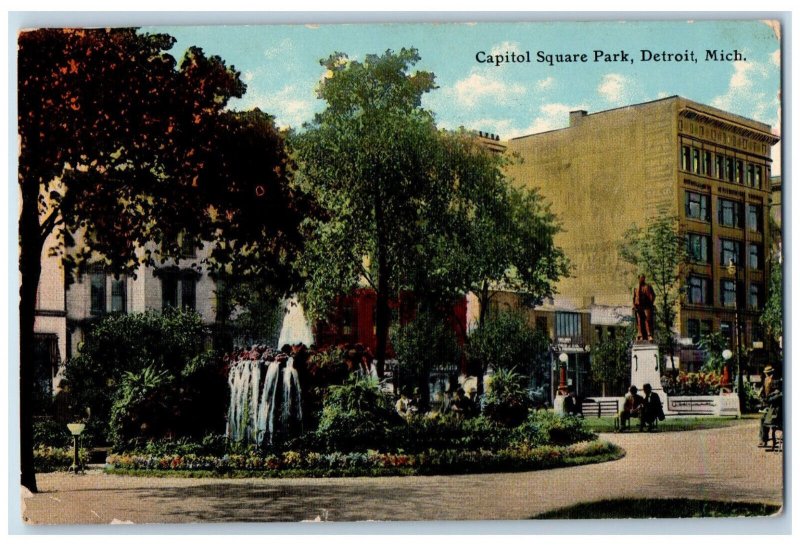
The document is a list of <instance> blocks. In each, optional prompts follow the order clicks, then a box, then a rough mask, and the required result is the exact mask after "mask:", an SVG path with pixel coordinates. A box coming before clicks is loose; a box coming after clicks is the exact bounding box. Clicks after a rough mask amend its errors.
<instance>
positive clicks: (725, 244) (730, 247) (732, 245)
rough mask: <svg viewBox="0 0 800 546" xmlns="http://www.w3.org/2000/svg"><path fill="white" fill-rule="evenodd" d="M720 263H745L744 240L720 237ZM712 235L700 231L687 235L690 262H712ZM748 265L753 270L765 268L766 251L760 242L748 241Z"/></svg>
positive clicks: (687, 253) (726, 264)
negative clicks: (743, 254)
mask: <svg viewBox="0 0 800 546" xmlns="http://www.w3.org/2000/svg"><path fill="white" fill-rule="evenodd" d="M719 241H720V245H719V265H723V266H728V265H729V264H730V262H731V261H733V262H734V263H735V264H741V263H744V260H743V259H742V242H741V241H734V240H731V239H722V238H720V240H719ZM710 247H711V237H709V236H708V235H702V234H699V233H689V234H687V235H686V256H687V258H688V260H689V261H690V262H693V263H697V264H708V263H711V259H710V251H709V249H710ZM747 267H748V268H749V269H750V270H752V271H761V270H762V269H763V268H764V251H763V250H762V246H761V245H760V244H758V243H747Z"/></svg>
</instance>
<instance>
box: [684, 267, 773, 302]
mask: <svg viewBox="0 0 800 546" xmlns="http://www.w3.org/2000/svg"><path fill="white" fill-rule="evenodd" d="M686 301H687V302H688V303H691V304H693V305H712V304H713V303H714V302H713V300H712V297H711V279H709V278H708V277H702V276H700V275H690V276H689V277H688V278H687V279H686ZM719 301H720V304H721V305H722V306H724V307H735V306H736V281H734V280H732V279H721V280H720V282H719ZM763 304H764V287H763V285H761V284H759V283H750V286H749V288H748V292H747V305H748V307H749V308H750V309H760V308H761V306H762V305H763Z"/></svg>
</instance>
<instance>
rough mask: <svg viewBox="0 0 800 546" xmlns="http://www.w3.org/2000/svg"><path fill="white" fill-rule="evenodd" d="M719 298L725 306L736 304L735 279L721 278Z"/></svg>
mask: <svg viewBox="0 0 800 546" xmlns="http://www.w3.org/2000/svg"><path fill="white" fill-rule="evenodd" d="M719 298H720V302H721V303H722V305H724V306H725V307H734V306H735V305H736V281H732V280H729V279H722V280H721V281H720V282H719Z"/></svg>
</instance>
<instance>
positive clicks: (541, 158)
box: [508, 100, 679, 307]
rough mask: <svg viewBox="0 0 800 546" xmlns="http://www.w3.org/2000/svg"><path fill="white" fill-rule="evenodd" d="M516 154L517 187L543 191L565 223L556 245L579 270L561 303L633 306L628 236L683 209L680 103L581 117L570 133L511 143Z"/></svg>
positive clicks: (565, 285) (567, 282) (574, 117)
mask: <svg viewBox="0 0 800 546" xmlns="http://www.w3.org/2000/svg"><path fill="white" fill-rule="evenodd" d="M508 151H509V153H511V154H517V155H518V156H519V158H520V160H521V161H517V162H515V164H514V165H512V166H511V167H509V169H508V175H509V176H510V177H511V178H512V179H513V181H514V183H516V184H518V185H521V186H526V187H537V188H539V189H540V191H541V193H542V195H543V196H544V197H545V198H546V199H547V201H549V202H550V203H551V204H552V210H553V212H554V213H555V214H556V215H557V216H558V218H559V219H560V221H561V222H562V225H563V231H562V232H561V233H559V234H558V235H557V236H556V239H555V242H556V244H558V245H559V246H560V247H561V248H563V249H564V252H565V253H566V254H567V256H568V257H569V259H570V261H571V262H572V267H573V269H572V273H571V276H570V277H569V278H566V279H563V280H562V281H561V282H559V283H558V286H557V290H558V294H559V298H564V299H567V300H569V301H571V302H572V303H573V304H574V305H576V306H578V307H587V306H588V305H590V304H591V302H592V298H594V303H596V304H599V305H625V304H628V303H630V300H631V291H632V289H633V286H634V285H635V282H636V274H637V272H636V271H634V268H633V267H632V266H631V265H630V264H628V263H626V262H624V261H623V260H622V259H621V258H620V256H619V252H618V246H619V243H620V241H622V239H623V234H624V232H625V230H626V229H628V228H629V227H630V226H631V225H632V224H637V225H639V226H643V225H644V224H645V223H646V222H647V219H648V218H649V217H651V216H652V215H654V214H655V213H656V211H657V209H658V208H659V206H661V205H665V206H667V207H669V208H673V207H674V203H677V202H678V195H677V188H676V184H675V181H676V176H677V168H678V159H679V157H678V147H677V102H676V100H662V101H655V102H652V103H646V104H642V105H636V106H632V107H625V108H619V109H615V110H609V111H605V112H598V113H596V114H588V115H586V114H583V115H581V113H573V114H571V119H570V127H568V128H565V129H559V130H555V131H550V132H547V133H539V134H535V135H530V136H526V137H520V138H517V139H513V140H510V141H509V142H508Z"/></svg>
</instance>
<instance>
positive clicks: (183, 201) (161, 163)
mask: <svg viewBox="0 0 800 546" xmlns="http://www.w3.org/2000/svg"><path fill="white" fill-rule="evenodd" d="M173 44H174V39H173V38H172V37H170V36H168V35H164V34H142V33H139V32H138V31H137V30H136V29H111V30H107V29H105V30H104V29H96V30H84V29H41V30H34V31H26V32H22V33H21V34H20V36H19V50H18V74H19V80H18V110H19V117H18V126H19V136H20V155H19V173H18V183H19V189H20V196H21V203H20V205H21V206H20V220H19V245H20V273H21V281H20V283H21V284H20V420H21V423H20V425H21V431H20V435H21V436H20V449H21V474H22V475H21V481H22V484H23V485H24V486H26V487H28V488H29V489H30V490H31V491H36V479H35V474H34V467H33V445H32V442H33V437H32V415H31V413H32V407H31V393H32V389H33V348H34V319H35V304H36V293H37V288H38V285H39V280H40V276H41V260H42V256H43V252H44V251H46V250H47V251H48V252H51V253H52V254H56V255H59V256H61V257H62V259H63V261H64V265H65V269H66V272H67V273H68V274H71V273H74V272H75V271H78V270H79V269H78V268H77V267H75V266H80V265H81V263H82V262H85V261H87V260H92V261H96V262H97V261H99V262H100V263H102V264H104V265H105V266H106V267H107V268H108V270H109V271H110V272H113V273H129V274H135V271H136V268H137V267H138V265H139V264H141V263H153V262H155V261H156V260H158V259H159V257H160V258H162V259H163V258H164V257H166V256H167V255H169V254H174V253H175V252H176V251H177V247H178V245H179V244H181V241H182V240H184V239H185V238H189V239H190V240H191V241H194V242H199V241H201V240H204V241H212V242H211V243H210V244H211V245H212V252H211V255H212V259H211V262H212V265H213V267H214V268H215V269H217V270H228V271H229V272H232V270H231V267H229V266H230V261H231V259H232V258H233V257H234V256H235V255H237V254H238V255H241V256H243V257H244V258H242V259H241V260H238V261H237V262H236V263H237V264H238V265H237V267H236V269H238V270H239V272H259V273H260V274H262V275H269V276H270V278H273V279H279V278H283V275H282V272H283V270H284V267H283V266H284V265H285V263H287V262H288V260H290V259H292V257H293V254H294V253H295V249H296V248H297V247H298V245H299V244H300V243H301V238H300V237H299V230H298V226H297V224H298V218H297V215H296V214H295V211H294V199H293V198H294V197H295V190H293V189H292V188H291V187H290V186H289V184H288V183H287V176H288V174H289V173H290V172H291V161H290V160H289V159H288V157H287V156H286V154H285V152H284V151H283V149H282V137H281V136H280V135H279V134H278V133H277V131H275V129H274V127H273V126H272V121H271V118H269V116H266V115H265V114H262V113H260V112H257V111H256V112H252V113H248V114H234V113H226V112H224V109H225V107H226V105H227V102H228V100H229V99H230V98H231V97H240V96H242V94H243V93H244V91H245V86H244V84H243V83H242V82H241V80H240V78H239V74H238V72H236V70H235V69H234V68H233V67H227V66H226V65H225V63H224V62H223V61H222V59H220V58H219V57H210V58H209V57H206V56H205V55H204V53H203V52H202V50H200V49H198V48H194V47H193V48H190V49H189V50H188V51H187V52H186V54H185V55H184V57H183V59H182V61H181V62H180V64H178V63H177V62H176V60H175V59H174V58H173V57H172V56H171V55H169V54H168V53H167V51H168V50H169V49H170V48H171V47H172V46H173ZM251 154H252V155H251ZM301 201H302V200H301ZM51 235H52V236H55V241H56V246H55V247H54V248H50V249H46V248H45V243H46V241H47V240H48V238H50V237H51ZM76 235H77V236H76ZM150 242H153V243H155V248H157V249H159V250H160V249H164V250H165V252H164V253H163V254H161V255H160V256H159V255H158V252H156V253H150V252H145V251H143V249H144V248H145V246H146V245H147V244H148V243H150ZM262 250H266V251H262ZM270 255H272V256H276V257H277V258H274V259H273V258H268V256H270ZM226 266H227V267H226Z"/></svg>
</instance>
